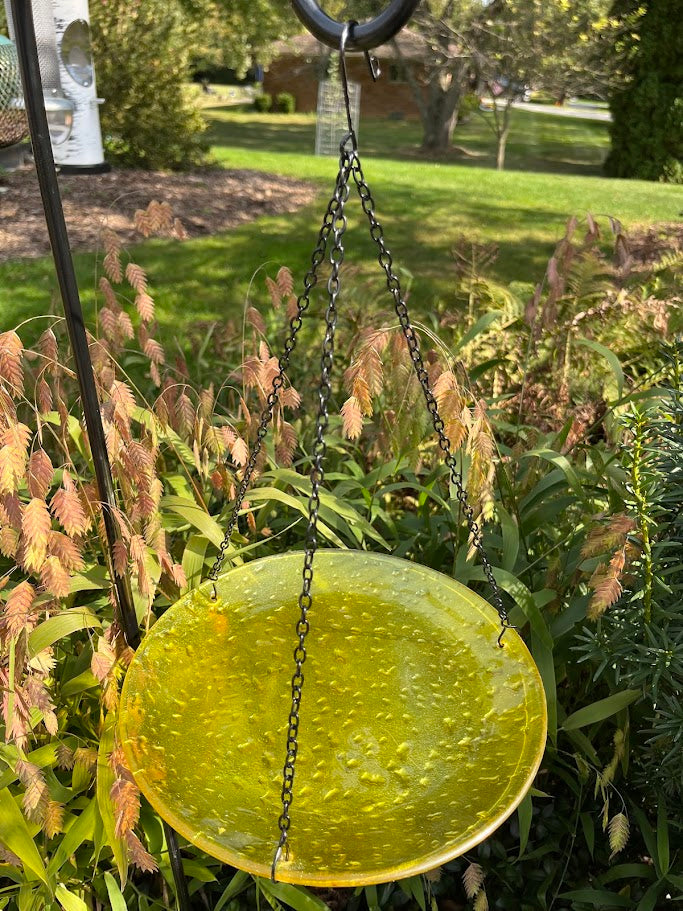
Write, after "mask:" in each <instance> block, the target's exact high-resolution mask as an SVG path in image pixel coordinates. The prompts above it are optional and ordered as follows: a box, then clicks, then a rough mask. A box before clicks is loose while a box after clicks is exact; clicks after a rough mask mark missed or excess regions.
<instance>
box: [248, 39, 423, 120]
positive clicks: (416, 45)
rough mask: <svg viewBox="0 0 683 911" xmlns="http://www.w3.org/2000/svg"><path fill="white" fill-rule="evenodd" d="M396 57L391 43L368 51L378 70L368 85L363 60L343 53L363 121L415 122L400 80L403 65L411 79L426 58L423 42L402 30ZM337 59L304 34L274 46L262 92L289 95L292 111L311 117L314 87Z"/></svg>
mask: <svg viewBox="0 0 683 911" xmlns="http://www.w3.org/2000/svg"><path fill="white" fill-rule="evenodd" d="M396 41H397V43H398V45H399V51H400V54H399V52H397V50H396V48H395V47H394V45H393V42H392V43H389V44H383V45H382V46H381V47H378V48H377V49H376V50H375V51H374V55H375V56H376V57H377V59H378V60H379V62H380V65H381V67H382V77H381V78H380V79H379V80H378V81H377V82H376V83H374V84H373V82H372V77H371V76H370V72H369V70H368V66H367V63H366V61H365V57H364V55H363V54H360V53H354V52H349V53H347V55H346V65H347V70H348V74H349V79H350V80H351V81H352V82H357V83H359V84H360V86H361V113H362V114H363V115H365V116H368V117H389V118H393V119H397V120H399V119H400V120H403V119H405V120H418V119H419V116H420V115H419V112H418V109H417V106H416V104H415V98H414V96H413V93H412V90H411V88H410V86H409V85H408V83H407V81H406V79H405V67H404V63H410V65H411V68H412V70H413V72H414V73H415V75H416V77H417V78H418V79H419V78H420V67H421V65H422V63H423V61H424V60H425V58H426V55H427V54H428V53H429V49H428V47H427V45H426V43H425V41H424V40H423V39H422V38H421V37H420V36H419V35H417V34H415V32H411V31H410V30H409V29H404V30H403V31H402V32H401V34H400V35H399V36H398V38H397V39H396ZM336 59H337V55H336V54H334V52H333V51H332V50H331V48H329V47H327V46H326V45H324V44H321V43H320V42H319V41H317V40H316V39H315V38H314V37H313V36H312V35H311V34H309V33H308V32H306V33H304V34H303V35H297V36H296V37H295V38H292V39H290V40H287V41H278V42H277V44H276V45H275V48H274V54H273V60H272V62H271V63H270V65H269V66H268V68H267V70H266V72H265V74H264V79H263V90H264V92H268V93H269V94H271V95H272V96H273V98H275V96H276V95H277V94H278V93H279V92H291V94H292V95H294V97H295V98H296V109H297V111H302V112H311V111H315V110H316V108H317V102H318V82H319V81H320V79H324V78H325V75H326V74H327V73H328V72H329V70H330V68H331V67H332V66H335V65H336Z"/></svg>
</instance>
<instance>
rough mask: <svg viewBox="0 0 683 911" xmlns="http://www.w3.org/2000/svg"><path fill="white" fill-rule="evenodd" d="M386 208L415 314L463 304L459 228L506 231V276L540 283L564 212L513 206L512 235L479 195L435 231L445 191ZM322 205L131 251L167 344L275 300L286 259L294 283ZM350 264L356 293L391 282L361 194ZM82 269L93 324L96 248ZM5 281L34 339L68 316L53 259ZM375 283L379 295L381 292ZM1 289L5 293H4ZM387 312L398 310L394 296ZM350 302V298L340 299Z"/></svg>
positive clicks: (18, 264) (27, 336)
mask: <svg viewBox="0 0 683 911" xmlns="http://www.w3.org/2000/svg"><path fill="white" fill-rule="evenodd" d="M384 196H386V197H387V198H386V199H384V198H382V200H381V215H382V219H383V221H384V222H385V227H386V236H387V241H388V244H389V246H390V247H391V250H392V252H393V254H394V257H395V261H396V266H397V267H398V268H399V269H400V270H402V271H403V270H404V271H405V273H408V275H409V276H412V278H410V280H409V284H410V305H411V308H412V309H413V311H414V313H415V315H416V318H418V319H424V318H425V316H426V314H427V313H428V312H429V311H430V310H432V309H433V308H434V307H435V306H436V305H437V304H438V305H439V307H440V308H443V307H446V308H448V309H453V310H456V309H458V308H459V307H460V306H461V304H460V302H459V301H458V300H457V299H456V295H455V291H454V288H455V281H456V274H455V266H454V260H453V256H452V248H453V246H454V245H455V244H456V243H458V242H459V239H460V235H466V236H467V237H468V238H469V239H471V240H479V241H483V240H488V239H490V237H491V236H492V235H493V236H495V235H496V234H499V235H500V236H501V238H505V240H504V243H502V245H501V253H500V257H499V260H498V261H497V263H496V264H495V266H494V272H495V273H496V277H497V278H499V279H501V280H508V279H517V280H520V281H528V282H532V281H536V280H538V279H539V278H540V277H541V276H542V274H543V270H544V267H545V262H546V259H547V255H548V254H549V253H550V252H551V249H552V244H548V243H539V242H538V236H539V234H540V235H541V236H542V235H543V233H544V229H546V228H547V223H548V221H549V219H553V218H556V217H557V213H556V212H554V211H553V210H552V209H546V208H544V209H541V210H539V209H537V208H525V209H518V210H516V211H514V212H513V213H512V217H513V219H514V221H515V222H516V223H522V224H523V225H524V227H525V232H524V233H520V232H519V230H518V228H515V235H514V238H511V237H509V236H508V234H509V227H510V225H509V218H510V215H511V213H510V211H509V210H507V211H502V210H500V209H499V208H498V207H497V206H496V205H494V204H488V203H486V202H482V200H481V199H477V198H474V197H471V198H469V199H467V198H465V197H462V196H461V198H460V199H459V201H458V212H457V213H454V214H453V217H452V218H451V220H450V223H449V225H448V229H447V230H441V231H438V232H436V231H434V230H433V227H432V225H431V222H430V218H431V217H433V213H434V211H435V210H440V209H442V207H443V195H442V194H439V193H438V191H436V190H434V191H426V192H425V191H422V192H421V193H420V194H419V196H412V195H411V193H410V192H409V191H406V190H405V188H400V189H399V190H398V191H397V192H395V193H394V194H393V195H392V196H391V197H389V195H388V194H384V193H382V197H384ZM320 210H321V207H320V205H314V206H309V207H307V208H305V209H304V210H302V211H300V212H298V213H296V214H295V215H289V216H287V217H284V218H283V217H271V218H264V219H261V220H259V222H258V230H254V228H253V225H244V226H242V227H240V228H237V229H235V230H233V231H230V232H227V233H225V234H219V235H215V236H213V237H208V238H201V239H194V240H190V241H186V242H184V243H182V244H181V243H178V242H174V241H159V240H155V241H149V242H147V243H145V244H142V245H140V246H139V247H135V248H132V249H131V250H130V253H131V256H132V257H133V258H134V259H135V261H136V262H138V263H140V265H142V266H143V268H144V269H146V270H147V272H148V275H149V279H150V291H151V293H152V294H153V296H154V299H155V302H156V315H157V319H158V322H159V332H158V335H159V338H160V340H161V341H162V342H163V343H164V344H165V345H166V346H167V347H168V349H169V352H170V351H171V350H173V349H175V350H185V349H186V347H187V339H188V338H189V337H190V335H191V334H192V333H193V331H194V330H196V327H197V326H203V325H206V324H211V323H214V322H218V323H221V322H227V321H228V320H233V321H237V322H238V323H239V322H240V320H241V318H242V313H243V310H244V307H245V302H246V301H247V299H249V300H250V301H251V302H253V303H255V304H256V305H257V306H261V307H262V309H263V310H264V311H267V310H268V309H269V307H270V304H269V298H268V294H267V291H266V288H265V276H266V275H268V274H269V275H271V276H274V275H275V273H276V272H277V269H278V268H279V267H280V266H281V265H287V266H289V268H291V269H292V272H293V273H294V276H295V280H296V286H297V287H300V285H301V279H302V276H303V275H304V273H305V271H306V270H307V268H308V264H309V261H310V255H311V252H312V249H313V246H314V244H315V237H316V232H317V221H318V217H319V214H320ZM349 216H350V217H349V229H348V234H347V240H346V243H345V247H346V263H347V265H348V266H352V267H354V271H355V270H357V271H358V277H357V278H354V279H353V280H352V282H351V283H350V282H349V279H348V275H349V273H347V284H346V288H347V290H349V289H350V291H351V293H355V294H356V297H357V290H356V292H354V287H355V288H356V289H357V283H358V282H359V281H363V282H364V281H365V280H366V279H367V278H373V277H374V282H373V285H372V295H373V297H375V296H377V295H380V294H381V292H382V290H383V288H384V276H383V273H382V272H381V270H380V268H379V266H378V264H377V263H376V260H375V254H376V249H375V247H374V244H373V243H372V242H371V240H370V238H369V236H368V231H367V222H366V221H364V220H362V217H361V214H360V212H359V207H358V205H357V200H352V202H351V203H350V204H349ZM477 221H480V222H481V223H483V224H486V225H487V232H486V235H485V236H484V235H482V234H479V233H477V232H476V231H473V230H472V224H473V223H476V222H477ZM75 262H76V269H77V275H78V280H79V285H80V288H81V295H82V300H83V307H84V311H85V317H86V322H87V323H88V325H89V326H90V327H93V326H94V324H95V293H94V288H95V287H96V280H97V266H96V257H95V255H94V254H82V253H81V254H77V255H76V257H75ZM0 288H11V289H12V294H11V296H8V299H7V300H5V301H4V302H3V304H2V308H1V309H2V328H9V327H13V326H16V325H18V324H19V323H20V322H22V321H24V320H30V322H29V323H28V325H27V326H25V327H24V329H23V330H22V337H23V339H24V341H25V342H26V343H30V342H31V340H32V339H35V338H37V336H38V335H39V334H40V332H42V331H43V329H44V328H46V320H45V319H43V318H41V317H43V316H45V315H47V314H54V316H55V317H61V302H60V300H59V296H58V292H57V284H56V279H55V276H54V271H53V267H52V261H51V260H50V259H47V258H45V259H40V260H20V261H13V262H11V263H5V264H2V265H0ZM375 288H376V293H375ZM0 297H1V296H0ZM385 300H386V308H387V310H386V312H387V318H388V319H391V315H392V313H393V311H392V309H391V306H392V303H391V299H390V298H389V296H388V295H387V297H386V298H385ZM342 306H343V305H342ZM312 311H313V312H312V320H313V321H315V320H316V319H320V318H321V316H322V307H321V305H318V306H314V307H313V308H312Z"/></svg>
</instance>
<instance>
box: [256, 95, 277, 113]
mask: <svg viewBox="0 0 683 911" xmlns="http://www.w3.org/2000/svg"><path fill="white" fill-rule="evenodd" d="M272 107H273V96H272V95H271V94H270V93H269V92H261V94H260V95H257V96H256V97H255V98H254V110H255V111H258V112H259V113H261V114H267V113H268V111H270V109H271V108H272Z"/></svg>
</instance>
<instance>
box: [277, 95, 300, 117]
mask: <svg viewBox="0 0 683 911" xmlns="http://www.w3.org/2000/svg"><path fill="white" fill-rule="evenodd" d="M275 109H276V110H277V111H279V112H280V113H281V114H293V113H294V112H295V111H296V98H295V97H294V95H292V93H291V92H279V93H278V94H277V96H276V98H275Z"/></svg>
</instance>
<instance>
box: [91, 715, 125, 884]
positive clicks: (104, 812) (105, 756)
mask: <svg viewBox="0 0 683 911" xmlns="http://www.w3.org/2000/svg"><path fill="white" fill-rule="evenodd" d="M113 749H114V717H113V715H107V717H106V718H105V721H104V724H103V726H102V734H101V736H100V746H99V749H98V751H97V788H96V792H97V807H98V809H99V811H100V817H101V819H102V824H103V825H104V834H105V837H106V840H107V844H108V845H109V846H110V847H111V849H112V851H113V852H114V860H115V861H116V866H117V867H118V871H119V877H120V879H121V885H122V887H123V886H125V884H126V878H127V876H128V850H127V846H126V842H125V840H124V839H123V838H117V837H116V820H115V818H114V806H113V804H112V802H111V798H110V796H109V794H110V792H111V786H112V785H113V784H114V780H115V778H116V776H115V775H114V771H113V769H112V768H111V766H110V765H109V754H110V753H111V752H112V750H113Z"/></svg>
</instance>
